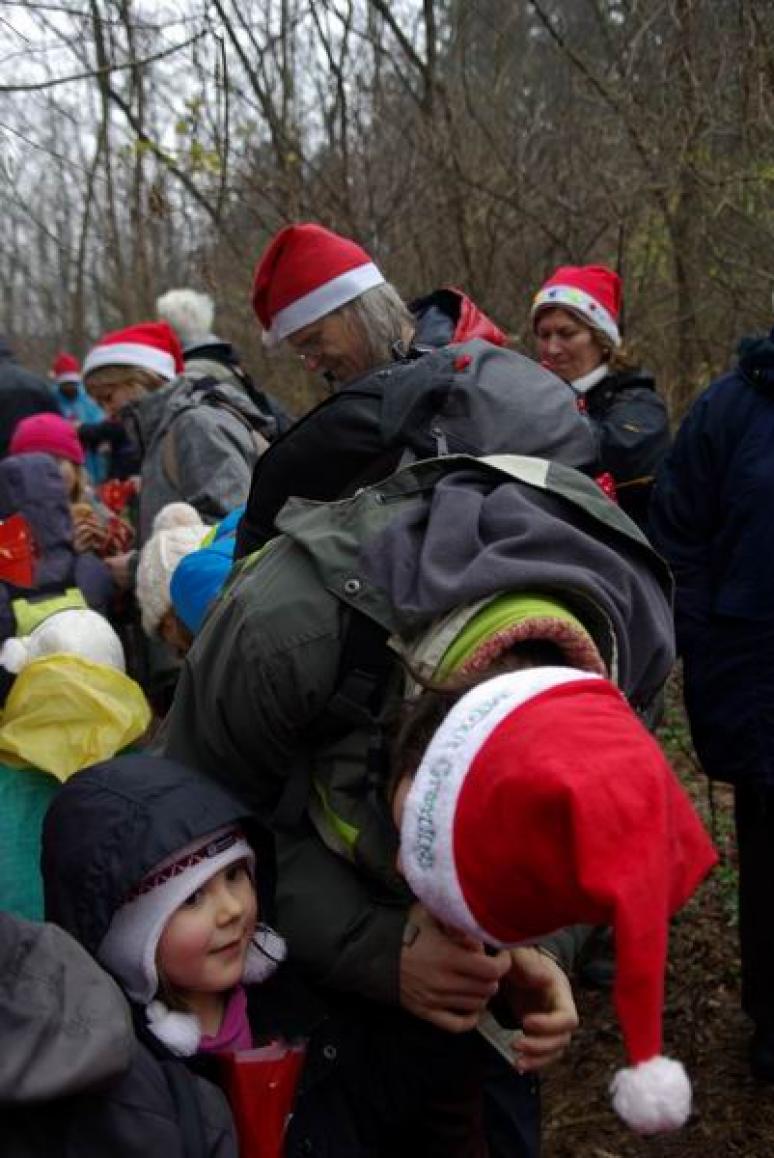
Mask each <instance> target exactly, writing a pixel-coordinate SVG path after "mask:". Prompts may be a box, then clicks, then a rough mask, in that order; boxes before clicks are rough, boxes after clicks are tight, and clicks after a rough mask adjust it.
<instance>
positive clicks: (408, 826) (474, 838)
mask: <svg viewBox="0 0 774 1158" xmlns="http://www.w3.org/2000/svg"><path fill="white" fill-rule="evenodd" d="M716 859H717V857H716V854H715V851H714V849H713V847H712V844H711V842H710V840H709V837H708V836H707V834H706V832H705V831H704V828H703V827H702V825H701V822H700V820H699V818H698V816H697V815H696V813H695V812H694V810H693V807H692V805H691V803H690V801H689V800H688V797H687V796H686V794H685V793H684V792H683V790H682V788H681V787H680V784H679V783H678V781H677V779H676V777H675V776H674V774H673V772H672V770H671V769H670V767H669V765H668V764H667V762H666V759H665V758H664V755H663V753H662V752H661V749H660V748H659V746H658V744H657V742H656V741H655V740H654V739H653V737H652V736H650V735H649V733H648V732H647V731H646V729H645V728H644V727H643V725H642V724H641V723H640V722H639V720H638V719H637V717H636V716H635V714H634V713H633V712H632V710H631V709H630V707H629V706H628V704H627V703H626V701H625V699H624V697H623V696H622V695H621V693H620V692H619V691H618V690H617V689H616V688H615V687H614V686H613V685H612V684H611V683H609V682H608V681H607V680H605V679H603V678H602V677H600V676H597V675H593V674H590V673H588V672H581V671H577V670H574V669H572V668H561V667H544V668H532V669H529V670H526V671H519V672H509V673H507V674H505V675H501V676H497V677H495V678H494V679H491V680H488V681H486V682H484V683H481V684H479V685H478V686H477V687H474V688H473V689H472V690H471V691H469V692H468V693H466V695H465V696H463V697H462V698H461V699H460V700H459V701H458V703H457V704H455V706H454V707H453V708H452V710H451V711H450V712H449V714H448V715H447V716H446V718H445V719H444V721H443V723H442V724H441V726H440V727H439V729H438V730H437V731H436V733H435V735H434V736H433V738H432V740H431V742H430V744H429V745H428V748H427V750H426V752H425V754H424V757H423V759H422V761H421V763H420V766H419V769H418V771H417V773H416V776H415V778H414V781H413V784H412V786H411V789H410V791H409V794H408V796H407V799H406V803H405V808H404V813H403V817H402V821H401V863H402V866H403V871H404V873H405V875H406V878H407V880H408V882H409V884H410V886H411V888H412V890H413V892H414V894H415V896H416V897H417V898H418V899H419V900H420V901H421V902H422V903H423V904H424V905H425V906H426V908H427V909H428V910H429V911H430V912H431V913H432V914H433V915H434V916H436V917H437V918H438V919H439V920H441V921H443V922H444V923H445V924H448V925H450V926H452V927H454V928H457V929H459V930H461V931H463V932H466V933H469V934H470V935H471V936H473V937H475V938H477V939H481V940H483V941H485V942H486V943H487V944H490V945H494V946H503V945H517V944H520V943H525V942H527V943H529V942H530V941H532V940H534V939H536V938H539V937H542V936H545V935H547V934H549V933H552V932H554V931H555V930H557V929H559V928H562V927H564V926H567V925H572V924H591V925H610V926H612V928H613V933H614V941H615V951H616V973H615V984H614V994H613V996H614V1001H615V1007H616V1012H617V1015H618V1020H619V1023H620V1025H621V1029H622V1033H623V1038H624V1043H625V1046H626V1051H627V1054H628V1057H629V1062H630V1064H629V1066H628V1067H627V1068H625V1069H622V1070H619V1071H618V1073H617V1074H616V1075H615V1078H614V1080H613V1083H612V1086H611V1092H612V1095H613V1105H614V1107H615V1109H616V1111H617V1112H618V1113H619V1114H620V1115H621V1117H622V1118H623V1119H624V1120H625V1121H626V1122H627V1123H628V1125H630V1126H631V1127H632V1128H633V1129H635V1130H637V1131H638V1132H639V1133H642V1134H655V1133H659V1132H661V1131H666V1130H672V1129H677V1128H678V1127H679V1126H681V1125H683V1124H684V1123H685V1121H686V1120H687V1118H688V1115H689V1113H690V1104H691V1089H690V1083H689V1081H688V1077H687V1075H686V1073H685V1070H684V1068H683V1066H682V1065H681V1063H680V1062H678V1061H674V1060H672V1059H669V1058H666V1057H663V1056H662V1055H661V1048H662V1042H661V1015H662V1007H663V999H664V972H665V966H666V956H667V941H668V931H669V918H670V917H671V916H672V915H673V914H674V913H675V912H676V911H677V910H678V909H679V908H680V907H681V906H682V905H683V904H684V903H685V902H686V901H687V900H688V898H689V897H690V896H691V894H692V893H693V892H694V890H695V889H696V888H697V886H698V885H699V883H700V882H701V880H702V879H703V878H704V876H705V875H706V874H707V873H708V872H709V870H710V869H711V868H712V866H713V865H714V864H715V862H716Z"/></svg>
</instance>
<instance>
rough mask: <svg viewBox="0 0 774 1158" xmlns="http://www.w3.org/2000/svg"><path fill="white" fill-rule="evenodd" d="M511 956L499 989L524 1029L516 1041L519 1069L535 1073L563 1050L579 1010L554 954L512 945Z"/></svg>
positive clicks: (575, 1023)
mask: <svg viewBox="0 0 774 1158" xmlns="http://www.w3.org/2000/svg"><path fill="white" fill-rule="evenodd" d="M510 957H511V968H510V970H509V972H508V974H507V976H506V977H505V978H504V979H503V981H502V983H501V987H500V990H501V993H502V995H503V996H504V997H505V998H506V1000H507V1001H508V1004H509V1006H510V1008H511V1010H512V1011H513V1013H514V1014H515V1015H516V1016H517V1017H518V1018H519V1019H520V1021H521V1025H522V1029H523V1031H524V1034H523V1036H519V1037H518V1038H517V1039H516V1040H515V1041H514V1044H513V1051H514V1060H515V1063H516V1068H517V1069H518V1071H519V1073H535V1072H536V1071H537V1070H542V1069H545V1067H546V1066H548V1065H551V1063H552V1062H555V1061H557V1059H558V1058H560V1057H561V1055H562V1054H563V1053H564V1051H565V1050H566V1048H567V1046H568V1045H569V1044H570V1040H571V1038H572V1035H573V1033H574V1031H575V1030H576V1029H577V1028H578V1011H577V1009H576V1008H575V1000H574V998H573V995H572V988H571V986H570V982H569V979H568V977H567V974H566V973H565V972H564V970H563V969H562V967H561V965H559V964H558V963H557V962H556V961H554V959H553V957H549V956H548V955H547V954H545V953H542V952H541V951H540V950H539V949H537V948H536V947H535V946H534V945H523V946H521V947H519V948H517V949H511V950H510Z"/></svg>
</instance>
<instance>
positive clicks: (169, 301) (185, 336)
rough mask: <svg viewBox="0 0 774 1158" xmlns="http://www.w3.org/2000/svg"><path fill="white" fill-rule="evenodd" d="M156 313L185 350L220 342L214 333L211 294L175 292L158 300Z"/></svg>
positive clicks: (213, 306)
mask: <svg viewBox="0 0 774 1158" xmlns="http://www.w3.org/2000/svg"><path fill="white" fill-rule="evenodd" d="M156 313H157V314H158V316H159V317H160V318H162V319H163V320H164V321H165V322H168V323H169V325H170V326H171V327H172V329H173V330H175V331H176V332H177V334H178V337H179V338H180V341H181V343H182V346H183V349H184V350H185V349H186V348H187V347H190V346H197V345H204V344H205V343H207V342H213V341H216V340H217V339H216V338H215V335H214V334H213V333H212V323H213V320H214V318H215V303H214V302H213V300H212V298H211V297H210V296H209V294H205V293H200V292H199V291H198V290H193V289H172V290H168V291H167V293H165V294H162V295H161V297H160V298H157V299H156Z"/></svg>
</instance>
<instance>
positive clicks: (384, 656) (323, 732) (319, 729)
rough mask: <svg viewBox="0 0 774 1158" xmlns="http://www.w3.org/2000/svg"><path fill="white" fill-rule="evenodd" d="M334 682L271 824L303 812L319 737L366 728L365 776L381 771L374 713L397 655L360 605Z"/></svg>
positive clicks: (287, 824) (285, 823)
mask: <svg viewBox="0 0 774 1158" xmlns="http://www.w3.org/2000/svg"><path fill="white" fill-rule="evenodd" d="M349 616H350V618H349V622H348V624H347V626H346V629H345V634H344V641H343V643H342V648H341V656H340V658H339V666H338V673H337V679H336V687H335V689H334V691H333V694H332V695H331V697H330V699H329V700H328V702H327V703H326V704H325V706H324V708H323V710H322V712H321V713H320V715H319V717H318V718H317V720H315V722H314V723H313V724H312V725H310V727H308V728H307V729H306V730H305V732H304V737H303V741H302V745H301V747H300V750H299V752H298V753H297V755H296V757H295V759H294V761H293V767H292V768H291V769H290V771H289V774H288V777H287V780H286V783H285V788H284V791H283V793H282V796H281V797H280V801H279V804H278V805H277V807H276V809H275V811H274V813H273V815H272V827H273V828H275V827H276V828H284V829H288V830H290V829H293V828H295V826H296V825H297V824H298V823H299V822H300V820H301V818H302V816H303V815H304V813H305V811H306V807H307V802H308V800H309V794H310V791H311V788H312V772H311V764H312V761H311V758H310V757H311V753H312V752H313V751H314V749H315V747H316V746H317V745H318V744H320V743H325V742H327V741H330V740H335V739H336V738H338V737H340V736H344V735H346V734H347V732H350V731H354V730H356V729H361V730H363V731H367V732H368V733H369V736H370V739H369V748H368V768H367V772H368V774H369V779H370V778H371V776H377V777H378V776H379V775H380V774H381V771H382V764H383V756H384V745H383V743H382V730H381V728H380V727H379V714H380V710H381V707H382V701H383V698H384V691H385V689H386V687H387V681H388V679H389V677H390V674H391V673H392V671H393V670H394V666H395V662H396V657H395V656H394V655H393V654H392V653H391V652H390V650H389V649H388V647H387V631H386V630H385V628H383V627H382V626H381V625H380V624H378V623H377V622H376V621H375V620H373V619H369V618H368V616H367V615H364V614H363V613H362V612H360V611H355V610H354V609H351V608H350V609H349Z"/></svg>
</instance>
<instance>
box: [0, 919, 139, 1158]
mask: <svg viewBox="0 0 774 1158" xmlns="http://www.w3.org/2000/svg"><path fill="white" fill-rule="evenodd" d="M0 1040H2V1048H0V1153H2V1155H3V1158H42V1156H43V1155H46V1156H48V1155H56V1154H59V1153H62V1154H65V1155H67V1156H68V1158H69V1156H70V1155H72V1158H76V1155H77V1156H78V1158H81V1156H83V1158H87V1156H88V1155H90V1154H94V1155H95V1158H96V1154H97V1153H98V1151H97V1150H94V1149H91V1150H89V1149H88V1148H86V1149H85V1150H83V1149H81V1148H80V1145H79V1147H78V1148H77V1149H73V1148H71V1147H69V1146H68V1145H67V1143H66V1130H67V1128H68V1116H69V1111H70V1110H71V1108H72V1107H73V1105H74V1104H78V1103H75V1102H74V1099H75V1098H76V1096H77V1095H79V1096H80V1103H79V1104H81V1105H83V1106H85V1105H87V1103H88V1097H87V1095H94V1096H99V1097H102V1096H107V1090H108V1089H109V1088H111V1087H115V1086H117V1085H118V1086H120V1084H121V1082H122V1081H123V1080H124V1079H125V1077H126V1074H127V1073H128V1072H129V1070H130V1067H131V1066H132V1064H133V1062H134V1061H135V1060H136V1056H137V1047H136V1043H135V1040H134V1033H133V1031H132V1021H131V1017H130V1014H129V1006H128V1005H127V1003H126V1001H125V1000H124V997H123V996H122V994H121V991H120V990H119V988H118V986H117V985H116V984H115V982H114V981H113V980H112V978H110V977H108V975H107V973H105V972H104V971H103V970H102V969H100V967H99V965H97V963H96V962H95V961H93V960H92V958H91V957H89V955H88V953H86V952H85V951H84V950H83V949H82V948H81V946H80V945H78V944H77V943H76V942H75V941H74V940H73V938H72V937H70V936H69V935H68V934H67V933H65V932H64V931H63V930H62V929H59V928H57V927H56V925H42V924H37V923H33V922H32V921H23V920H21V919H20V918H18V917H13V916H11V915H10V914H8V913H0Z"/></svg>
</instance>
